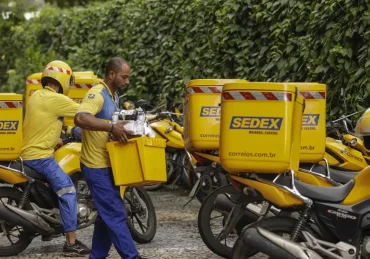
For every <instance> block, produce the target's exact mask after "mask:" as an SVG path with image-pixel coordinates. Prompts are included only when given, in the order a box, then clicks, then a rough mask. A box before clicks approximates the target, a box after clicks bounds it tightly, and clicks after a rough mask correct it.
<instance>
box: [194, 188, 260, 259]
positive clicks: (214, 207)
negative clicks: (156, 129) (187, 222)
mask: <svg viewBox="0 0 370 259" xmlns="http://www.w3.org/2000/svg"><path fill="white" fill-rule="evenodd" d="M230 195H233V196H236V195H240V191H238V190H237V189H236V188H235V187H234V186H233V185H226V186H223V187H220V188H218V189H216V190H215V191H213V192H212V193H211V194H210V195H209V196H207V198H206V199H205V200H204V202H203V203H202V206H201V207H200V210H199V213H198V229H199V233H200V236H201V237H202V240H203V242H204V243H205V244H206V246H207V247H208V248H209V249H210V250H211V251H212V252H214V253H215V254H217V255H219V256H222V257H224V258H229V257H230V256H231V255H232V248H233V245H234V243H235V241H236V240H237V238H238V235H239V234H240V233H241V231H242V230H243V228H244V226H246V225H248V224H250V223H252V222H254V221H255V220H257V219H258V216H257V215H255V214H253V213H251V214H248V215H250V217H247V216H243V217H242V218H241V219H240V220H239V222H238V223H237V225H236V226H235V228H234V229H233V230H232V231H231V233H229V234H228V235H226V236H225V237H224V238H221V237H220V236H221V233H222V229H223V227H224V225H225V223H226V220H227V218H228V216H229V214H230V212H231V209H232V206H233V205H234V204H235V205H236V203H233V202H232V201H231V200H229V198H227V196H230ZM226 201H230V203H229V202H226Z"/></svg>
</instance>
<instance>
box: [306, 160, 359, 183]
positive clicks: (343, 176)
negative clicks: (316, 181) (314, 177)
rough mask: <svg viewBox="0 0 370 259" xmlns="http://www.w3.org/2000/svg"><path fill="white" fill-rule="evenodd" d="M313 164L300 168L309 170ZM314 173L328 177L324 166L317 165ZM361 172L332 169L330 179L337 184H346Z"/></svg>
mask: <svg viewBox="0 0 370 259" xmlns="http://www.w3.org/2000/svg"><path fill="white" fill-rule="evenodd" d="M311 166H312V165H311V164H300V166H299V167H300V168H303V169H306V170H309V169H310V168H311ZM313 171H314V172H316V173H319V174H322V175H326V170H325V167H324V166H322V165H315V167H314V168H313ZM358 173H359V172H353V171H345V170H338V169H336V168H333V167H330V178H331V179H333V180H334V181H336V182H337V183H341V184H345V183H348V182H349V181H350V180H352V179H354V178H355V177H356V175H358Z"/></svg>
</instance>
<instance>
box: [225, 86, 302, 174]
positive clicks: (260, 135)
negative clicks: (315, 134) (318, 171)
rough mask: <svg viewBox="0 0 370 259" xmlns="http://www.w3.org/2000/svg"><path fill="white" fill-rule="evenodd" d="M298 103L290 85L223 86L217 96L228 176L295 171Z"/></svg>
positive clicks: (297, 149) (297, 157)
mask: <svg viewBox="0 0 370 259" xmlns="http://www.w3.org/2000/svg"><path fill="white" fill-rule="evenodd" d="M303 103H304V99H303V98H302V97H300V96H298V95H297V87H296V86H295V85H292V84H290V85H288V84H285V83H267V82H254V83H252V82H249V83H230V84H225V85H224V88H223V91H222V100H221V134H220V135H221V137H220V162H221V165H222V167H223V168H224V169H225V170H226V171H228V172H229V173H232V174H233V173H240V172H256V173H283V172H286V171H287V170H290V169H293V170H297V169H298V163H299V160H298V159H299V145H300V135H301V127H302V113H303ZM299 113H300V114H299ZM296 118H298V120H297V119H296ZM299 118H300V119H299ZM293 152H296V154H295V156H294V157H292V155H293ZM294 159H295V160H296V161H294Z"/></svg>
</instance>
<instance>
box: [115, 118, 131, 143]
mask: <svg viewBox="0 0 370 259" xmlns="http://www.w3.org/2000/svg"><path fill="white" fill-rule="evenodd" d="M127 123H128V121H119V122H117V123H116V124H114V126H113V131H112V135H113V138H114V140H117V141H119V142H121V143H127V142H128V138H127V134H129V132H127V130H126V129H125V127H124V125H126V124H127Z"/></svg>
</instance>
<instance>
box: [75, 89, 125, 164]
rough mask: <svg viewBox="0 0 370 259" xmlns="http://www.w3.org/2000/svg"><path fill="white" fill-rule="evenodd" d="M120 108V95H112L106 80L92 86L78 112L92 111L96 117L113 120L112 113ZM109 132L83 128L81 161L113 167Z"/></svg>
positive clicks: (107, 120)
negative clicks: (110, 157)
mask: <svg viewBox="0 0 370 259" xmlns="http://www.w3.org/2000/svg"><path fill="white" fill-rule="evenodd" d="M117 110H118V95H117V94H116V95H115V97H113V96H112V93H111V91H110V90H109V88H108V86H107V85H106V84H105V83H104V82H100V84H98V85H96V86H94V87H93V88H91V89H90V90H89V91H88V92H87V94H86V95H85V97H84V99H83V100H82V102H81V105H80V108H79V110H78V113H80V112H82V113H90V114H92V115H94V116H95V117H96V118H98V119H100V120H102V121H106V122H107V123H109V121H111V120H112V115H113V113H114V112H115V111H117ZM108 141H109V132H106V131H91V130H85V129H83V130H82V149H81V162H82V163H83V164H84V165H85V166H87V167H90V168H106V167H111V164H110V160H109V154H108V151H107V148H106V144H107V142H108Z"/></svg>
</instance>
